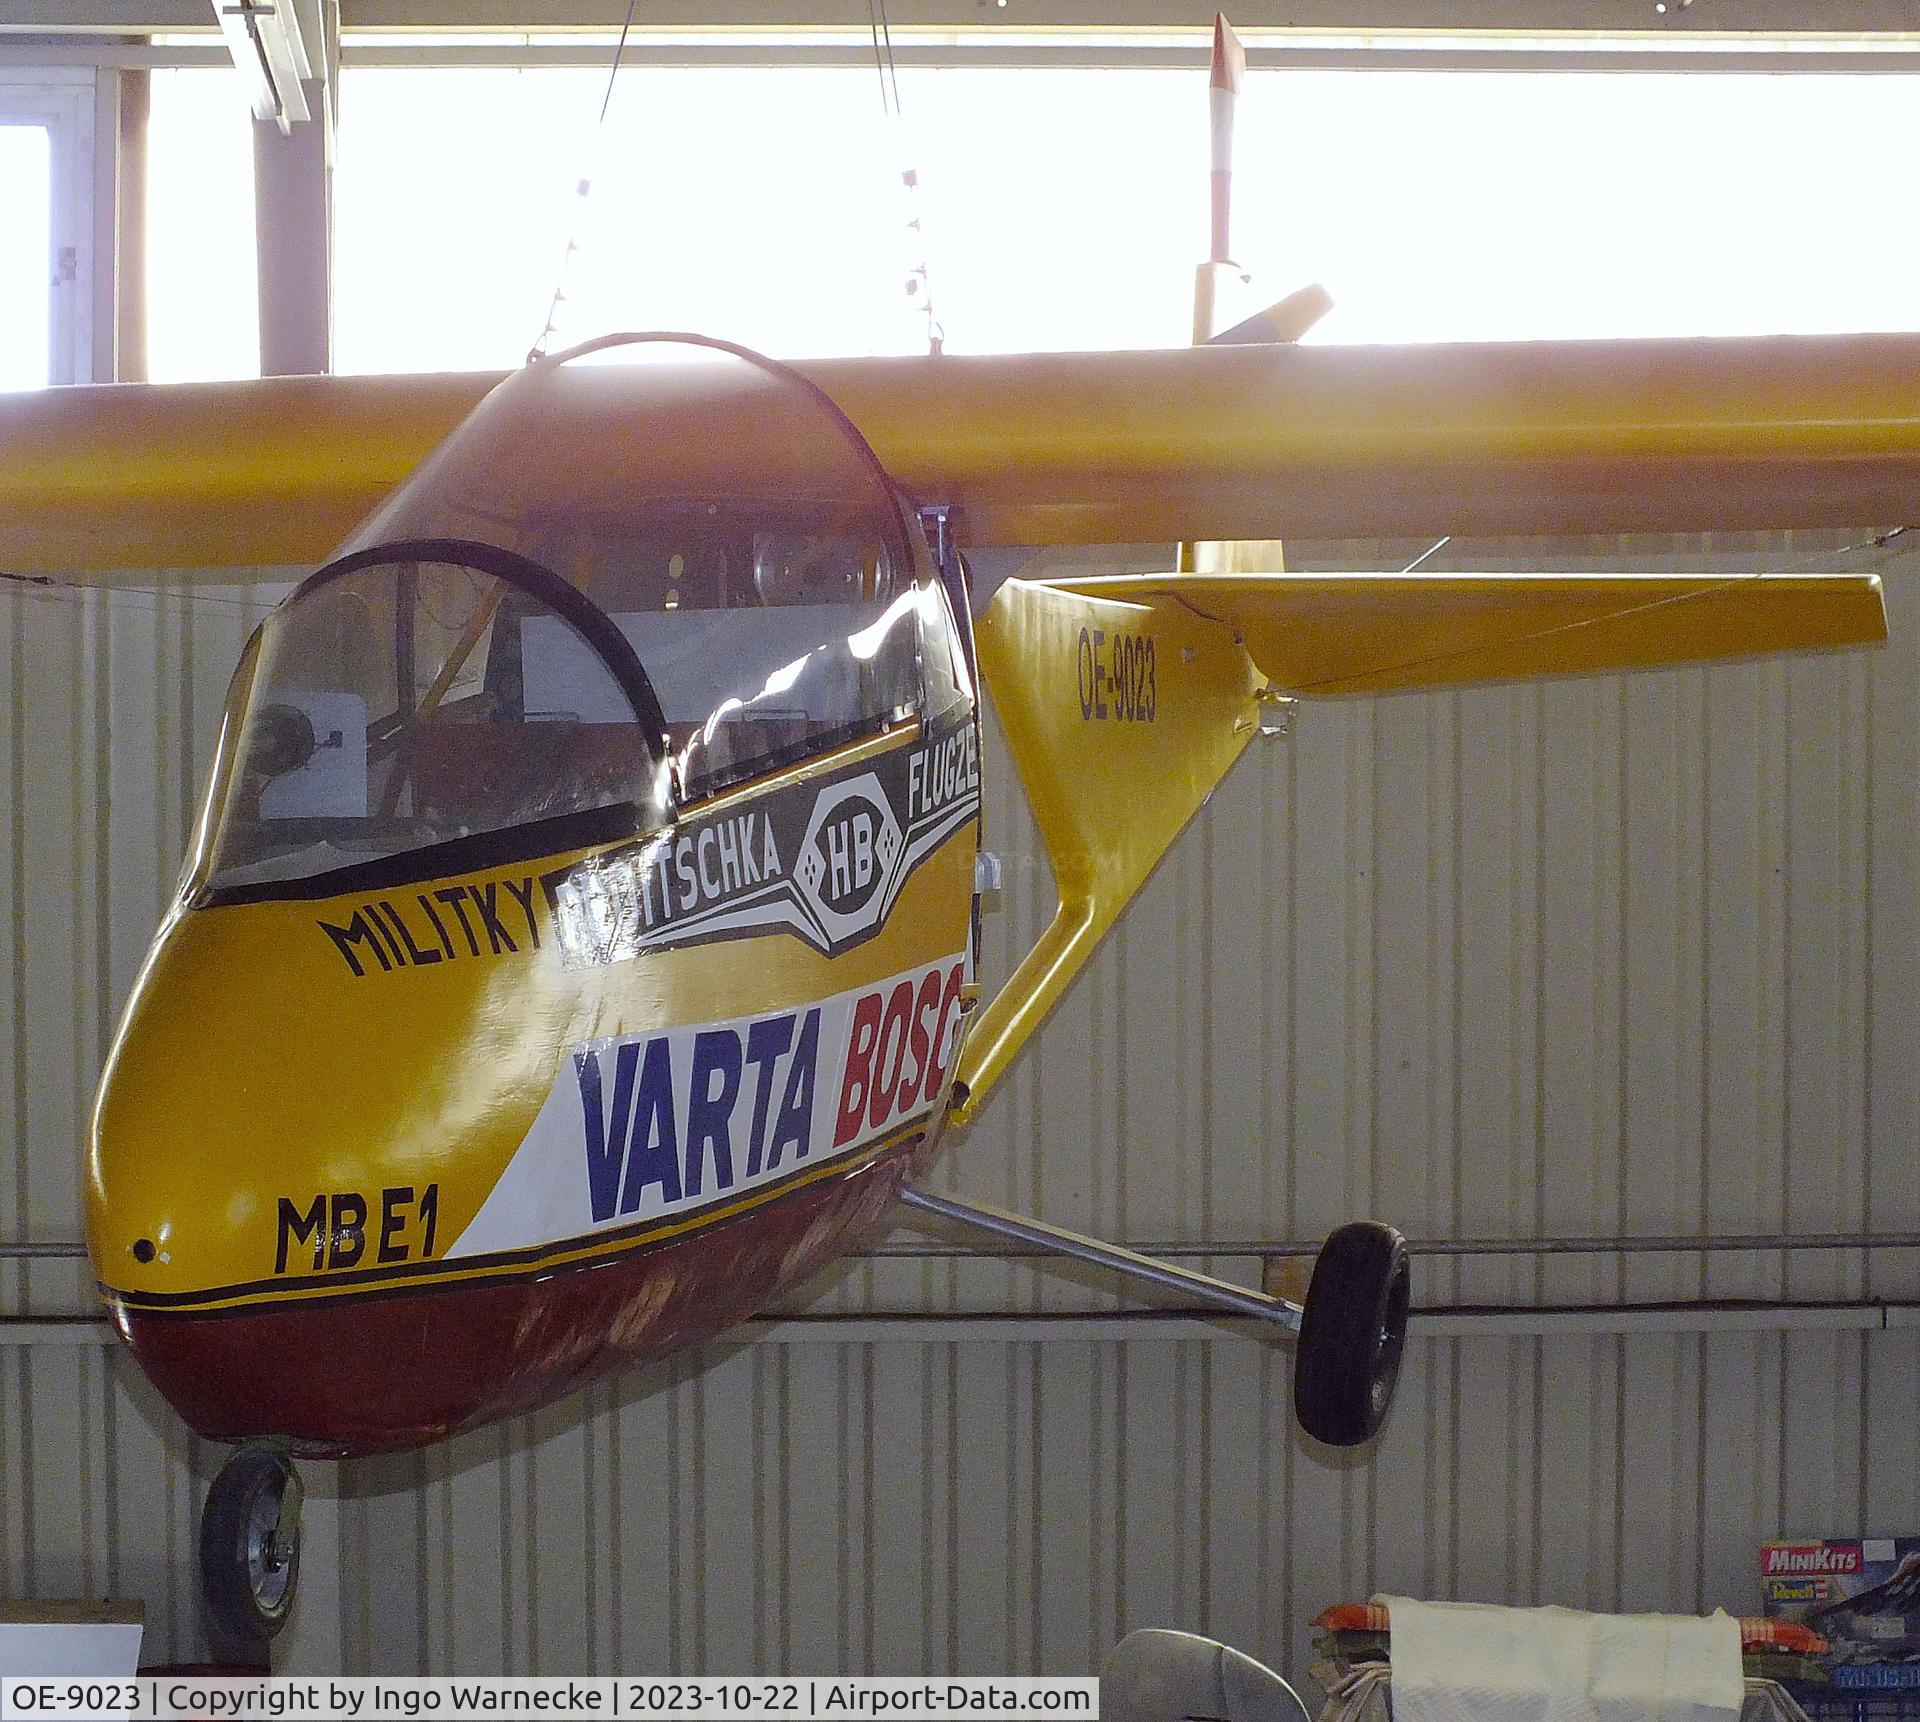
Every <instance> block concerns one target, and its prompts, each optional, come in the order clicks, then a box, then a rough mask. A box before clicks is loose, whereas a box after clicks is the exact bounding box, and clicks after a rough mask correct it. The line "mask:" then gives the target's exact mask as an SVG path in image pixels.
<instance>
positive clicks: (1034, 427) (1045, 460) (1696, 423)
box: [0, 335, 1920, 574]
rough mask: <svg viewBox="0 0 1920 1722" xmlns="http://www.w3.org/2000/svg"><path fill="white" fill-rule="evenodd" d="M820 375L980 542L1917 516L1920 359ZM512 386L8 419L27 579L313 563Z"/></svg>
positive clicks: (1485, 360) (1847, 355) (1327, 361)
mask: <svg viewBox="0 0 1920 1722" xmlns="http://www.w3.org/2000/svg"><path fill="white" fill-rule="evenodd" d="M800 368H801V369H802V370H803V371H804V372H805V373H806V374H807V375H808V376H810V377H812V378H813V379H814V380H815V381H816V382H818V383H820V384H821V385H822V386H823V387H824V388H825V389H826V390H827V392H828V393H829V394H830V395H832V396H833V398H834V399H835V400H836V401H837V402H838V403H839V404H840V405H841V407H842V408H843V409H844V410H845V411H846V412H847V414H848V415H849V416H850V417H851V418H852V419H853V421H854V422H855V423H856V424H857V425H858V426H859V427H860V428H861V430H862V431H863V432H864V433H865V434H866V436H867V439H868V440H869V441H870V442H871V443H872V444H873V446H874V449H875V451H876V452H877V453H878V455H879V456H880V458H881V460H882V462H883V463H884V464H885V465H886V467H887V469H888V470H889V471H890V472H891V473H892V474H893V475H894V477H895V478H896V479H897V480H898V481H899V482H900V484H901V485H902V486H903V487H904V488H905V489H906V490H907V492H908V493H909V494H910V495H911V496H913V497H914V498H915V499H916V500H918V501H921V502H927V503H933V502H939V503H946V504H948V505H950V506H951V507H952V508H953V509H954V512H955V524H956V528H957V530H958V532H959V534H960V539H961V542H962V543H963V544H967V545H973V546H979V545H988V544H1000V545H1053V544H1100V543H1136V544H1137V543H1146V542H1153V541H1166V542H1169V543H1171V542H1174V541H1176V540H1180V539H1255V538H1283V537H1310V538H1354V537H1369V538H1371V537H1383V536H1416V535H1420V534H1430V535H1432V536H1435V537H1437V536H1439V535H1441V534H1443V533H1454V534H1529V535H1554V534H1568V533H1588V532H1636V531H1654V532H1696V531H1709V530H1723V531H1739V530H1771V529H1780V528H1795V527H1832V526H1842V527H1857V526H1872V525H1886V526H1891V525H1895V524H1898V523H1900V521H1901V519H1902V518H1903V517H1904V516H1905V515H1906V514H1907V513H1908V512H1909V511H1910V510H1911V508H1912V507H1913V498H1914V496H1915V495H1916V493H1920V335H1870V336H1836V337H1817V338H1787V337H1782V338H1777V339H1766V340H1725V341H1704V340H1689V341H1638V342H1587V343H1513V344H1496V345H1479V346H1472V345H1459V346H1443V347H1297V346H1255V347H1244V346H1242V347H1203V348H1181V349H1177V350H1173V351H1165V352H1142V353H1086V354H1041V355H1030V356H1017V357H977V358H968V357H953V356H949V357H943V358H938V359H925V358H916V359H847V360H835V361H828V362H821V363H810V364H807V365H804V366H802V367H800ZM496 380H497V378H496V377H494V376H491V375H466V376H429V377H342V378H291V379H276V380H269V381H262V382H250V383H227V384H204V385H174V386H157V387H156V386H152V385H117V386H110V387H95V388H79V389H53V390H47V391H45V392H43V393H39V394H30V395H15V396H9V397H0V567H5V568H8V569H11V570H13V571H15V572H21V573H27V572H36V571H41V572H59V573H66V574H85V573H88V572H93V573H99V572H102V571H107V570H113V569H120V568H130V567H142V568H181V567H210V568H217V567H223V566H232V565H235V564H247V563H252V564H260V563H312V562H315V561H317V560H319V559H320V558H321V557H323V556H325V555H326V553H327V552H328V550H329V549H330V548H331V547H332V546H333V545H334V544H335V543H336V542H337V541H338V540H339V539H340V538H341V537H342V536H343V535H344V534H345V533H346V532H347V531H348V530H350V529H351V527H352V526H353V525H354V524H355V523H356V522H357V521H358V520H359V519H360V518H361V517H362V516H363V515H364V514H365V513H366V512H367V511H368V510H369V509H370V508H371V507H372V506H373V505H374V504H375V503H376V502H377V501H378V500H379V499H380V498H381V497H382V496H383V495H384V494H385V493H386V492H387V490H388V489H390V488H391V487H392V486H393V485H394V484H395V483H396V482H397V481H398V480H399V479H400V478H401V477H403V476H404V475H405V474H406V473H407V472H409V471H411V470H412V468H413V467H414V466H416V465H417V464H418V463H419V461H420V460H421V459H422V458H423V457H424V456H425V455H426V454H427V453H428V451H429V450H431V449H432V448H433V447H434V446H435V445H436V444H437V443H438V442H439V441H440V440H441V438H442V437H444V436H445V435H446V434H447V432H448V431H449V430H451V429H452V428H453V426H454V425H455V424H457V423H458V422H459V420H460V419H461V418H462V417H463V416H464V415H465V413H466V412H467V411H468V410H469V409H470V408H471V407H472V405H473V404H474V403H475V402H476V401H477V400H478V399H479V398H480V396H481V395H482V394H483V393H484V392H485V391H486V390H487V388H489V387H490V386H491V385H492V383H493V382H494V381H496ZM606 428H607V427H606V426H605V425H604V424H598V423H594V424H587V423H582V424H576V425H558V426H556V427H555V447H554V454H555V458H565V455H566V448H567V445H568V442H569V439H579V441H580V442H581V443H582V444H583V445H584V444H585V443H587V442H588V441H589V440H590V439H593V438H597V437H600V436H603V435H604V434H605V431H606ZM672 446H673V444H672V439H671V438H667V437H660V438H655V439H653V440H651V441H650V443H649V445H648V449H647V455H646V458H649V459H651V460H655V461H660V460H665V459H668V458H670V451H671V448H672Z"/></svg>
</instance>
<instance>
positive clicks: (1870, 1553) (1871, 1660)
mask: <svg viewBox="0 0 1920 1722" xmlns="http://www.w3.org/2000/svg"><path fill="white" fill-rule="evenodd" d="M1760 1592H1761V1596H1762V1599H1763V1600H1764V1603H1765V1607H1766V1613H1767V1617H1768V1618H1769V1619H1772V1620H1791V1621H1798V1622H1799V1623H1801V1624H1802V1625H1805V1626H1809V1627H1811V1628H1812V1629H1813V1630H1814V1631H1815V1632H1817V1633H1819V1634H1820V1636H1821V1637H1822V1638H1824V1639H1826V1640H1827V1642H1828V1643H1829V1644H1830V1645H1831V1646H1832V1648H1831V1649H1830V1650H1829V1651H1828V1652H1827V1653H1826V1654H1825V1655H1824V1656H1823V1657H1821V1659H1820V1660H1821V1662H1822V1663H1823V1664H1824V1665H1825V1666H1826V1667H1827V1668H1828V1669H1829V1670H1830V1672H1831V1678H1832V1682H1833V1684H1834V1685H1835V1686H1838V1687H1847V1688H1853V1689H1855V1690H1861V1691H1898V1690H1903V1689H1913V1690H1920V1537H1839V1538H1833V1537H1829V1538H1825V1539H1822V1540H1820V1541H1817V1542H1813V1541H1809V1542H1779V1543H1768V1544H1767V1545H1766V1546H1765V1547H1764V1548H1763V1549H1762V1550H1761V1551H1760Z"/></svg>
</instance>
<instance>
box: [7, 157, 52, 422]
mask: <svg viewBox="0 0 1920 1722" xmlns="http://www.w3.org/2000/svg"><path fill="white" fill-rule="evenodd" d="M51 169H52V151H51V140H50V139H49V138H48V136H47V129H46V127H45V126H0V389H39V388H44V387H45V386H46V382H47V363H48V358H49V354H48V347H47V343H48V339H49V329H48V319H49V310H50V307H49V304H48V292H47V283H48V282H49V281H50V280H51V279H52V269H53V261H52V254H51V251H50V249H49V247H50V245H51V243H52V233H51V227H50V223H51V221H52V210H51V207H50V202H49V199H50V196H51V179H50V175H51Z"/></svg>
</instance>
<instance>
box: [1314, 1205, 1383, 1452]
mask: <svg viewBox="0 0 1920 1722" xmlns="http://www.w3.org/2000/svg"><path fill="white" fill-rule="evenodd" d="M1411 1283H1412V1282H1411V1275H1410V1272H1409V1268H1408V1263H1407V1240H1406V1239H1405V1238H1403V1237H1401V1235H1400V1234H1399V1233H1398V1232H1396V1231H1395V1230H1394V1229H1393V1228H1392V1227H1391V1226H1383V1225H1381V1224H1380V1223H1379V1222H1378V1221H1377V1220H1355V1221H1354V1222H1353V1223H1352V1224H1351V1225H1345V1226H1342V1227H1341V1228H1340V1229H1339V1230H1338V1231H1336V1232H1335V1233H1334V1234H1333V1235H1332V1236H1331V1237H1330V1238H1328V1239H1327V1241H1326V1243H1325V1245H1324V1246H1322V1248H1321V1251H1320V1256H1319V1259H1318V1260H1317V1261H1316V1262H1315V1263H1314V1265H1313V1281H1312V1283H1311V1284H1310V1285H1309V1286H1308V1287H1307V1302H1306V1308H1305V1312H1304V1314H1303V1315H1302V1317H1301V1322H1300V1347H1299V1350H1298V1351H1297V1352H1296V1353H1295V1354H1294V1360H1293V1413H1294V1415H1295V1416H1296V1417H1297V1418H1299V1420H1300V1427H1301V1428H1303V1429H1304V1430H1306V1432H1307V1433H1308V1434H1309V1435H1311V1436H1312V1437H1313V1438H1314V1439H1315V1440H1316V1441H1324V1442H1326V1444H1327V1445H1328V1446H1329V1447H1358V1446H1360V1445H1361V1444H1362V1443H1364V1442H1367V1441H1371V1440H1372V1439H1373V1438H1374V1436H1376V1435H1377V1434H1379V1433H1380V1425H1381V1424H1382V1423H1384V1422H1385V1421H1386V1417H1387V1407H1388V1406H1389V1405H1391V1404H1392V1403H1393V1388H1394V1383H1395V1382H1396V1381H1398V1380H1399V1378H1400V1354H1401V1351H1402V1350H1403V1349H1404V1347H1405V1344H1406V1338H1407V1302H1408V1295H1409V1292H1410V1289H1411Z"/></svg>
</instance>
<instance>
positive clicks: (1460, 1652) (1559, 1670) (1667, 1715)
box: [1374, 1596, 1744, 1722]
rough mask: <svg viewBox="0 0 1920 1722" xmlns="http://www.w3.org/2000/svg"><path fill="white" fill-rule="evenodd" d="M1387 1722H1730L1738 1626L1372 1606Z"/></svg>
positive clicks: (1448, 1605) (1717, 1618) (1406, 1604)
mask: <svg viewBox="0 0 1920 1722" xmlns="http://www.w3.org/2000/svg"><path fill="white" fill-rule="evenodd" d="M1374 1601H1376V1602H1379V1603H1384V1604H1385V1605H1386V1608H1387V1613H1388V1619H1389V1623H1390V1626H1391V1629H1392V1646H1393V1649H1392V1655H1393V1715H1394V1722H1735V1719H1736V1718H1737V1717H1738V1716H1739V1714H1740V1705H1741V1700H1742V1698H1743V1697H1744V1687H1743V1684H1742V1680H1741V1671H1740V1623H1739V1622H1738V1621H1737V1620H1735V1619H1734V1618H1733V1617H1732V1616H1731V1615H1728V1614H1725V1613H1720V1612H1716V1613H1715V1614H1714V1615H1713V1616H1712V1617H1711V1618H1710V1619H1707V1620H1701V1619H1698V1618H1696V1617H1695V1616H1692V1615H1675V1614H1584V1613H1582V1612H1580V1611H1579V1610H1578V1609H1571V1608H1495V1607H1491V1606H1489V1605H1487V1604H1484V1603H1470V1602H1418V1601H1415V1600H1414V1599H1413V1598H1411V1597H1404V1596H1382V1597H1375V1598H1374Z"/></svg>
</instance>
